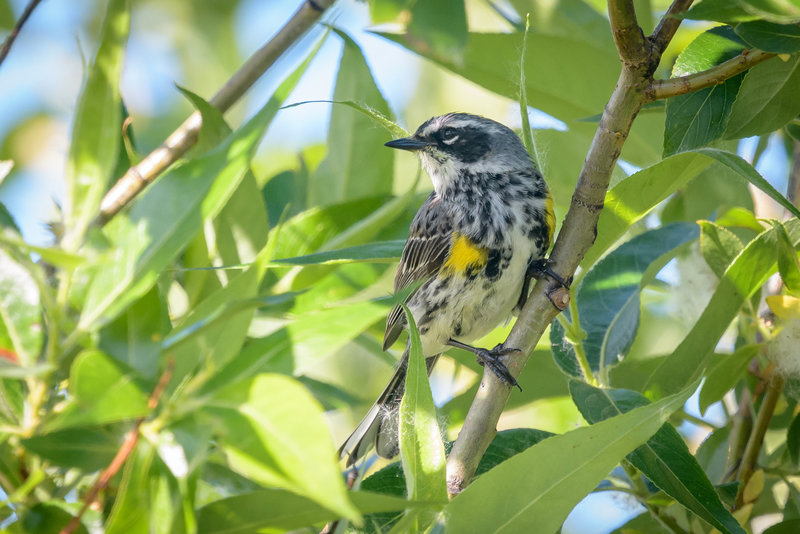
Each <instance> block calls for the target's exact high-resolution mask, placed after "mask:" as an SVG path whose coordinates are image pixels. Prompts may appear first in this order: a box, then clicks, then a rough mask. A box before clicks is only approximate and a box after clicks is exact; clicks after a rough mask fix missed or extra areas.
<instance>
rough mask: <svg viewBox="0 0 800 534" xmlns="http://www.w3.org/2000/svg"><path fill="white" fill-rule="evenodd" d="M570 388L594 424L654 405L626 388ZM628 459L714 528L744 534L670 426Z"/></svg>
mask: <svg viewBox="0 0 800 534" xmlns="http://www.w3.org/2000/svg"><path fill="white" fill-rule="evenodd" d="M569 388H570V393H571V395H572V399H573V401H575V404H576V405H577V406H578V409H579V410H580V411H581V415H583V417H584V418H585V419H586V420H587V421H589V422H590V423H592V424H596V423H598V422H600V421H603V420H606V419H608V418H609V417H614V416H617V415H619V414H623V413H626V412H628V411H630V410H632V409H634V408H637V407H640V406H647V405H648V404H650V401H648V400H647V399H646V398H645V397H644V396H642V395H641V394H639V393H636V392H635V391H630V390H625V389H599V388H595V387H592V386H590V385H588V384H585V383H583V382H578V381H576V380H573V381H571V382H570V386H569ZM627 458H628V460H629V461H630V462H631V463H632V464H633V465H634V467H636V468H637V469H638V470H639V471H641V472H642V473H643V474H644V475H645V476H646V477H647V478H649V479H650V481H652V482H653V484H655V485H656V486H658V487H659V488H660V489H661V490H662V491H664V492H665V493H666V494H667V495H669V496H670V497H672V498H673V499H675V500H676V501H677V502H679V503H680V504H682V505H683V506H685V507H686V508H688V509H689V510H691V511H692V512H694V513H695V514H697V515H698V516H699V517H701V518H703V519H704V520H705V521H706V522H708V523H709V524H710V525H712V526H714V527H716V528H718V529H719V530H720V531H722V532H725V533H728V534H744V529H742V527H741V526H739V523H738V522H737V521H736V519H734V517H733V516H732V515H731V514H730V512H728V510H727V509H726V508H725V506H723V504H722V501H720V499H719V496H718V495H717V491H716V490H715V489H714V486H713V485H712V484H711V482H710V481H709V480H708V477H707V476H706V474H705V472H704V471H703V468H702V467H700V464H698V463H697V460H695V458H694V456H692V454H691V453H690V452H689V448H688V447H687V446H686V443H685V442H684V441H683V438H682V437H681V436H680V434H678V431H677V430H675V427H673V426H672V425H670V424H669V423H665V424H664V425H663V426H662V427H661V428H660V429H659V430H658V432H656V433H655V435H653V437H651V438H650V439H648V440H647V443H645V444H644V445H642V446H641V447H638V448H637V449H636V450H634V451H633V452H632V453H630V454H629V455H628V456H627Z"/></svg>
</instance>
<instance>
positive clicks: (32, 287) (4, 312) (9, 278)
mask: <svg viewBox="0 0 800 534" xmlns="http://www.w3.org/2000/svg"><path fill="white" fill-rule="evenodd" d="M39 306H40V304H39V288H38V286H37V285H36V281H35V280H34V278H33V276H31V274H30V273H29V272H28V271H27V270H26V269H25V267H23V266H22V265H21V264H19V263H17V262H16V261H14V259H13V258H12V256H11V255H10V254H8V253H7V252H6V251H5V250H4V249H3V248H0V349H2V350H7V351H11V352H13V353H14V354H16V357H17V360H18V363H19V365H21V366H22V367H29V366H33V365H34V364H35V363H36V362H37V360H38V359H39V352H40V351H41V348H42V310H41V309H40V307H39Z"/></svg>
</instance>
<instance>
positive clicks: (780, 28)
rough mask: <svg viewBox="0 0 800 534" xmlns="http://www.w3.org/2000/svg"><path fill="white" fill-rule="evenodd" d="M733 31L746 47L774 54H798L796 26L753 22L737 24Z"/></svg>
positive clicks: (799, 31) (799, 37)
mask: <svg viewBox="0 0 800 534" xmlns="http://www.w3.org/2000/svg"><path fill="white" fill-rule="evenodd" d="M734 30H735V31H736V34H737V35H738V36H739V37H741V38H742V39H744V41H745V42H746V43H747V44H748V45H750V46H752V47H753V48H758V49H759V50H763V51H764V52H774V53H776V54H793V53H795V52H800V28H798V27H797V25H796V24H774V23H772V22H767V21H764V20H755V21H753V22H743V23H741V24H738V25H737V26H736V28H734Z"/></svg>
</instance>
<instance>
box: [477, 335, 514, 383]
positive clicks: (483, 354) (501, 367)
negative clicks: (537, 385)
mask: <svg viewBox="0 0 800 534" xmlns="http://www.w3.org/2000/svg"><path fill="white" fill-rule="evenodd" d="M515 352H522V351H521V350H519V349H512V348H506V347H504V346H503V344H502V343H500V344H499V345H497V346H496V347H495V348H493V349H492V350H486V349H478V350H477V351H476V352H475V358H476V360H477V361H478V364H479V365H481V366H488V367H489V369H491V370H492V372H493V373H494V374H495V376H497V378H499V379H500V381H501V382H502V383H504V384H505V385H507V386H508V387H514V386H516V387H518V388H519V390H520V391H522V387H521V386H520V385H519V383H518V382H517V379H516V378H514V376H513V375H512V374H511V372H510V371H509V370H508V367H506V365H505V364H504V363H503V362H502V360H501V359H500V358H501V356H505V355H507V354H513V353H515Z"/></svg>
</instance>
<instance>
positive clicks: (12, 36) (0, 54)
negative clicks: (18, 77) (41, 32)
mask: <svg viewBox="0 0 800 534" xmlns="http://www.w3.org/2000/svg"><path fill="white" fill-rule="evenodd" d="M41 1H42V0H31V1H30V3H28V5H27V6H25V11H23V12H22V15H21V16H20V17H19V20H18V21H17V23H16V24H15V25H14V27H13V28H12V29H11V33H9V34H8V37H6V40H5V41H4V42H3V46H0V65H2V64H3V61H5V60H6V56H8V53H9V52H10V51H11V46H12V45H13V44H14V41H16V40H17V35H19V31H20V30H21V29H22V26H24V25H25V23H26V22H28V19H29V18H30V16H31V13H33V10H34V9H36V6H38V5H39V3H40V2H41Z"/></svg>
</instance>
